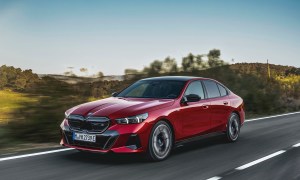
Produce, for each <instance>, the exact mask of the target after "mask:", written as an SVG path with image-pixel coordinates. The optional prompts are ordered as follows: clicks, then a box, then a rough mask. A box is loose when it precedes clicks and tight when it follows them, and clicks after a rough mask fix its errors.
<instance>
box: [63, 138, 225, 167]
mask: <svg viewBox="0 0 300 180" xmlns="http://www.w3.org/2000/svg"><path fill="white" fill-rule="evenodd" d="M226 143H227V142H226V141H225V138H224V135H218V136H213V137H208V138H203V139H199V140H197V141H192V142H188V143H184V144H183V146H180V147H177V148H174V149H173V151H172V154H171V157H170V158H169V159H172V158H175V157H176V156H177V155H180V154H189V152H192V151H201V150H205V149H207V148H210V147H213V146H216V145H222V144H226ZM145 155H146V154H115V153H108V154H99V153H88V152H79V151H77V150H74V151H73V152H72V153H68V154H64V155H63V158H65V159H67V160H70V161H77V162H82V163H92V164H102V165H103V164H107V165H122V164H144V163H151V161H149V160H147V158H146V157H145ZM169 159H168V160H169ZM168 160H167V161H168Z"/></svg>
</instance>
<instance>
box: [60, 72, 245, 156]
mask: <svg viewBox="0 0 300 180" xmlns="http://www.w3.org/2000/svg"><path fill="white" fill-rule="evenodd" d="M65 115H66V118H65V119H64V120H63V122H62V123H61V126H60V127H61V133H62V140H61V144H62V145H63V146H67V147H71V148H75V149H78V150H80V151H92V152H102V153H106V152H115V153H141V152H145V153H147V155H148V157H149V158H150V159H152V160H154V161H160V160H164V159H166V158H167V157H168V156H169V154H170V152H171V150H172V148H173V147H175V145H176V144H177V143H181V142H183V141H185V140H187V139H189V140H190V139H195V137H197V136H200V135H204V134H208V133H214V132H221V133H224V134H225V135H226V137H227V140H228V141H230V142H234V141H236V140H237V139H238V137H239V132H240V128H241V126H242V125H243V123H244V119H245V113H244V104H243V100H242V99H241V98H240V97H239V96H237V95H235V94H234V93H233V92H231V91H230V90H229V89H228V88H226V87H225V86H224V85H222V84H221V83H219V82H217V81H215V80H213V79H208V78H200V77H185V76H182V77H178V76H167V77H155V78H148V79H142V80H139V81H137V82H135V83H134V84H132V85H131V86H129V87H128V88H126V89H124V90H123V91H121V92H119V93H113V97H110V98H106V99H102V100H98V101H94V102H89V103H85V104H82V105H79V106H76V107H73V108H71V109H69V110H67V111H66V113H65Z"/></svg>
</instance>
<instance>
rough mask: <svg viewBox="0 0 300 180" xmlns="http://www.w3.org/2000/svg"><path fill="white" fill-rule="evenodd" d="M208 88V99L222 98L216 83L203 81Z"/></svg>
mask: <svg viewBox="0 0 300 180" xmlns="http://www.w3.org/2000/svg"><path fill="white" fill-rule="evenodd" d="M203 82H204V85H205V87H206V91H207V96H208V98H215V97H220V91H219V88H218V86H217V84H216V83H215V82H214V81H210V80H206V81H203Z"/></svg>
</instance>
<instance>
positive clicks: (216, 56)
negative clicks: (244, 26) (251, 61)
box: [207, 49, 227, 68]
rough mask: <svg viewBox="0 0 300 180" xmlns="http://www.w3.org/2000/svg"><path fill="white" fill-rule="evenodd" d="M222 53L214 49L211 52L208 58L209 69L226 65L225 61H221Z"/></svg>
mask: <svg viewBox="0 0 300 180" xmlns="http://www.w3.org/2000/svg"><path fill="white" fill-rule="evenodd" d="M220 56H221V51H220V50H219V49H212V50H210V51H209V53H208V55H207V57H208V65H209V67H211V68H213V67H218V66H223V65H226V64H227V63H225V62H224V61H223V60H221V59H220Z"/></svg>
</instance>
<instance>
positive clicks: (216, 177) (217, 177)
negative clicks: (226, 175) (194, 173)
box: [207, 176, 222, 180]
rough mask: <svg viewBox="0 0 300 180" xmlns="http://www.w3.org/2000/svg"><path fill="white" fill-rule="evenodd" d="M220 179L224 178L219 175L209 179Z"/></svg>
mask: <svg viewBox="0 0 300 180" xmlns="http://www.w3.org/2000/svg"><path fill="white" fill-rule="evenodd" d="M219 179H222V178H221V177H219V176H215V177H212V178H209V179H207V180H219Z"/></svg>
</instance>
